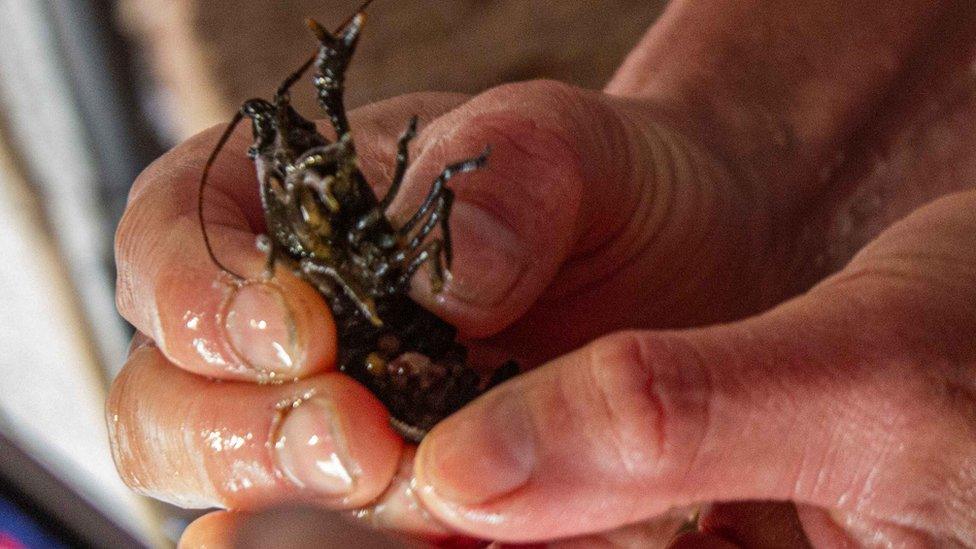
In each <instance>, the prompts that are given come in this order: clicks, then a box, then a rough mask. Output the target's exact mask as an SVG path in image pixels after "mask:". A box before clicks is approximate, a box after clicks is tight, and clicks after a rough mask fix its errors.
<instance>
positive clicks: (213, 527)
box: [177, 511, 237, 549]
mask: <svg viewBox="0 0 976 549" xmlns="http://www.w3.org/2000/svg"><path fill="white" fill-rule="evenodd" d="M235 515H236V513H232V512H230V511H213V512H211V513H207V514H206V515H203V516H202V517H200V518H198V519H196V520H194V521H193V522H191V523H190V525H189V526H187V527H186V529H185V530H183V534H182V535H180V542H179V543H178V544H177V548H178V549H204V548H206V549H230V548H231V547H233V546H234V545H233V543H234V542H233V539H234V538H233V532H234V531H235V523H236V520H237V517H236V516H235Z"/></svg>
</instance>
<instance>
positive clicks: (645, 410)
mask: <svg viewBox="0 0 976 549" xmlns="http://www.w3.org/2000/svg"><path fill="white" fill-rule="evenodd" d="M694 360H695V359H694V355H693V354H689V353H688V351H687V349H684V348H683V347H682V346H680V345H679V344H678V343H677V342H669V341H664V340H661V339H659V338H655V337H654V336H650V335H649V334H647V333H642V332H623V333H618V334H614V335H612V336H608V337H605V338H603V339H600V340H598V341H597V342H595V343H594V344H592V345H591V347H590V360H589V363H588V367H587V378H588V379H589V380H590V383H589V384H588V387H589V391H590V395H591V399H590V400H591V402H593V403H594V406H593V407H594V408H595V409H596V410H597V417H598V418H599V419H598V422H599V425H597V426H596V427H597V428H598V429H599V431H597V432H600V433H602V438H603V440H604V443H605V444H606V446H607V447H608V448H609V449H612V450H613V453H614V454H615V457H616V459H617V460H619V462H620V463H621V464H622V465H623V466H624V467H625V470H627V471H628V472H630V473H631V475H632V476H633V477H635V478H641V479H645V480H646V479H648V477H652V476H660V475H661V474H662V473H663V472H664V471H665V470H667V471H669V472H673V471H674V470H675V467H680V466H683V465H684V460H685V458H687V451H688V449H689V446H688V444H687V442H688V441H689V440H692V438H693V437H692V436H691V432H695V431H697V426H699V425H701V424H703V421H702V417H701V415H702V414H704V410H705V405H704V403H705V402H707V399H703V398H694V399H691V400H689V399H688V398H687V396H686V395H687V394H690V392H689V391H687V390H686V388H687V387H685V386H684V385H685V383H686V382H687V381H688V380H689V379H693V378H695V377H696V376H688V375H687V373H685V374H680V373H677V372H678V371H680V370H682V369H688V370H690V369H697V365H694V364H692V363H693V362H694ZM701 390H702V387H696V388H695V390H694V393H699V392H700V391H701ZM662 467H663V468H662Z"/></svg>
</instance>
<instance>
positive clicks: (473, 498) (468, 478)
mask: <svg viewBox="0 0 976 549" xmlns="http://www.w3.org/2000/svg"><path fill="white" fill-rule="evenodd" d="M475 414H477V415H475ZM536 453H537V452H536V442H535V434H534V431H533V428H532V425H531V424H530V421H529V414H528V411H527V410H526V409H525V406H524V404H523V403H522V401H521V399H519V398H517V397H515V396H514V395H505V394H503V395H500V396H498V397H495V399H494V401H493V402H491V403H489V404H488V405H487V406H485V407H483V408H480V409H478V410H477V411H476V412H474V413H471V412H461V413H460V414H458V415H456V416H454V417H453V418H450V419H448V420H446V421H444V422H443V423H441V424H440V425H439V426H437V427H436V428H435V429H434V431H433V432H431V434H430V435H428V436H427V439H426V440H424V442H423V443H422V444H421V445H420V448H419V450H418V456H419V458H418V460H417V479H418V481H419V482H420V485H421V486H422V487H423V486H424V485H426V487H427V488H429V489H428V490H427V493H428V494H429V495H432V496H434V497H435V498H437V499H439V500H442V501H444V502H445V503H449V504H459V505H475V504H480V503H485V502H488V501H490V500H493V499H496V498H498V497H500V496H503V495H505V494H509V493H511V492H513V491H515V490H517V489H518V488H519V487H521V486H523V485H525V484H526V483H527V482H528V481H529V479H530V478H531V477H532V474H533V472H534V470H535V467H536V462H537V455H536Z"/></svg>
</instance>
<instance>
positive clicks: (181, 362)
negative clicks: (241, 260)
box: [150, 243, 337, 382]
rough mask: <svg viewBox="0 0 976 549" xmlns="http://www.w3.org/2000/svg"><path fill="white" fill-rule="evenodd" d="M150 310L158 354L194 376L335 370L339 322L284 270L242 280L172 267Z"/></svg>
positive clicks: (257, 377)
mask: <svg viewBox="0 0 976 549" xmlns="http://www.w3.org/2000/svg"><path fill="white" fill-rule="evenodd" d="M252 247H253V243H252ZM258 259H260V258H255V261H253V262H252V265H253V263H257V260H258ZM181 263H183V264H184V265H186V264H192V263H191V262H188V261H187V262H181ZM245 272H258V273H260V272H261V271H260V268H259V267H257V266H256V265H255V266H252V267H251V268H249V269H248V270H245ZM150 307H151V308H152V309H153V310H152V313H153V315H154V317H155V318H154V320H155V322H153V337H154V339H155V340H156V342H157V344H158V345H159V347H160V349H161V350H162V351H163V352H164V354H165V355H166V356H167V358H168V359H169V360H171V361H172V362H173V363H175V364H177V365H178V366H180V367H182V368H184V369H186V370H188V371H191V372H194V373H198V374H202V375H205V376H209V377H215V378H220V379H237V380H248V381H258V382H265V381H275V380H292V379H301V378H305V377H308V376H310V375H313V374H315V373H319V372H323V371H327V370H329V369H331V368H333V367H334V366H335V357H336V352H337V341H336V330H335V323H334V321H333V317H332V314H331V312H330V310H329V308H328V306H327V304H326V303H325V300H324V299H323V298H322V296H321V295H320V294H319V293H318V292H317V291H316V290H315V289H314V288H312V287H311V286H310V285H309V284H307V283H305V282H304V281H302V280H301V279H299V278H298V277H296V276H295V275H294V274H292V273H291V272H289V271H288V270H286V269H284V268H278V269H277V271H276V272H275V276H274V277H273V278H265V277H264V276H263V275H261V274H258V275H256V276H254V277H253V278H249V279H246V280H243V281H238V280H233V279H231V278H229V277H227V276H225V275H221V274H220V273H219V272H217V271H215V270H214V269H212V268H208V267H203V268H198V269H194V268H193V267H184V268H174V269H167V270H165V271H163V272H160V274H159V275H158V276H157V278H156V280H155V293H154V296H153V302H152V304H151V305H150Z"/></svg>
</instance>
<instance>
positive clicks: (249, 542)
mask: <svg viewBox="0 0 976 549" xmlns="http://www.w3.org/2000/svg"><path fill="white" fill-rule="evenodd" d="M224 547H226V548H230V547H237V548H246V547H256V548H263V547H287V548H289V549H300V548H303V547H307V548H309V549H313V548H314V549H319V548H321V549H328V548H336V549H338V548H344V547H363V548H387V547H389V548H397V547H409V546H408V545H406V544H404V543H400V542H399V541H397V540H396V539H394V538H392V537H390V536H387V535H385V534H383V533H381V532H379V531H377V530H370V529H367V528H364V527H362V526H359V525H356V524H354V523H352V522H349V521H348V520H345V519H343V518H342V517H341V516H340V515H338V514H336V513H334V512H329V511H326V510H324V509H322V508H319V507H310V506H304V507H280V508H274V509H268V510H265V511H261V512H227V511H218V512H215V513H209V514H207V515H204V516H203V517H200V518H199V519H197V520H195V521H194V522H193V523H192V524H191V525H190V526H189V527H188V528H187V529H186V531H185V532H184V533H183V537H182V538H181V539H180V548H181V549H196V548H201V549H202V548H206V549H212V548H213V549H216V548H224Z"/></svg>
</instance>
